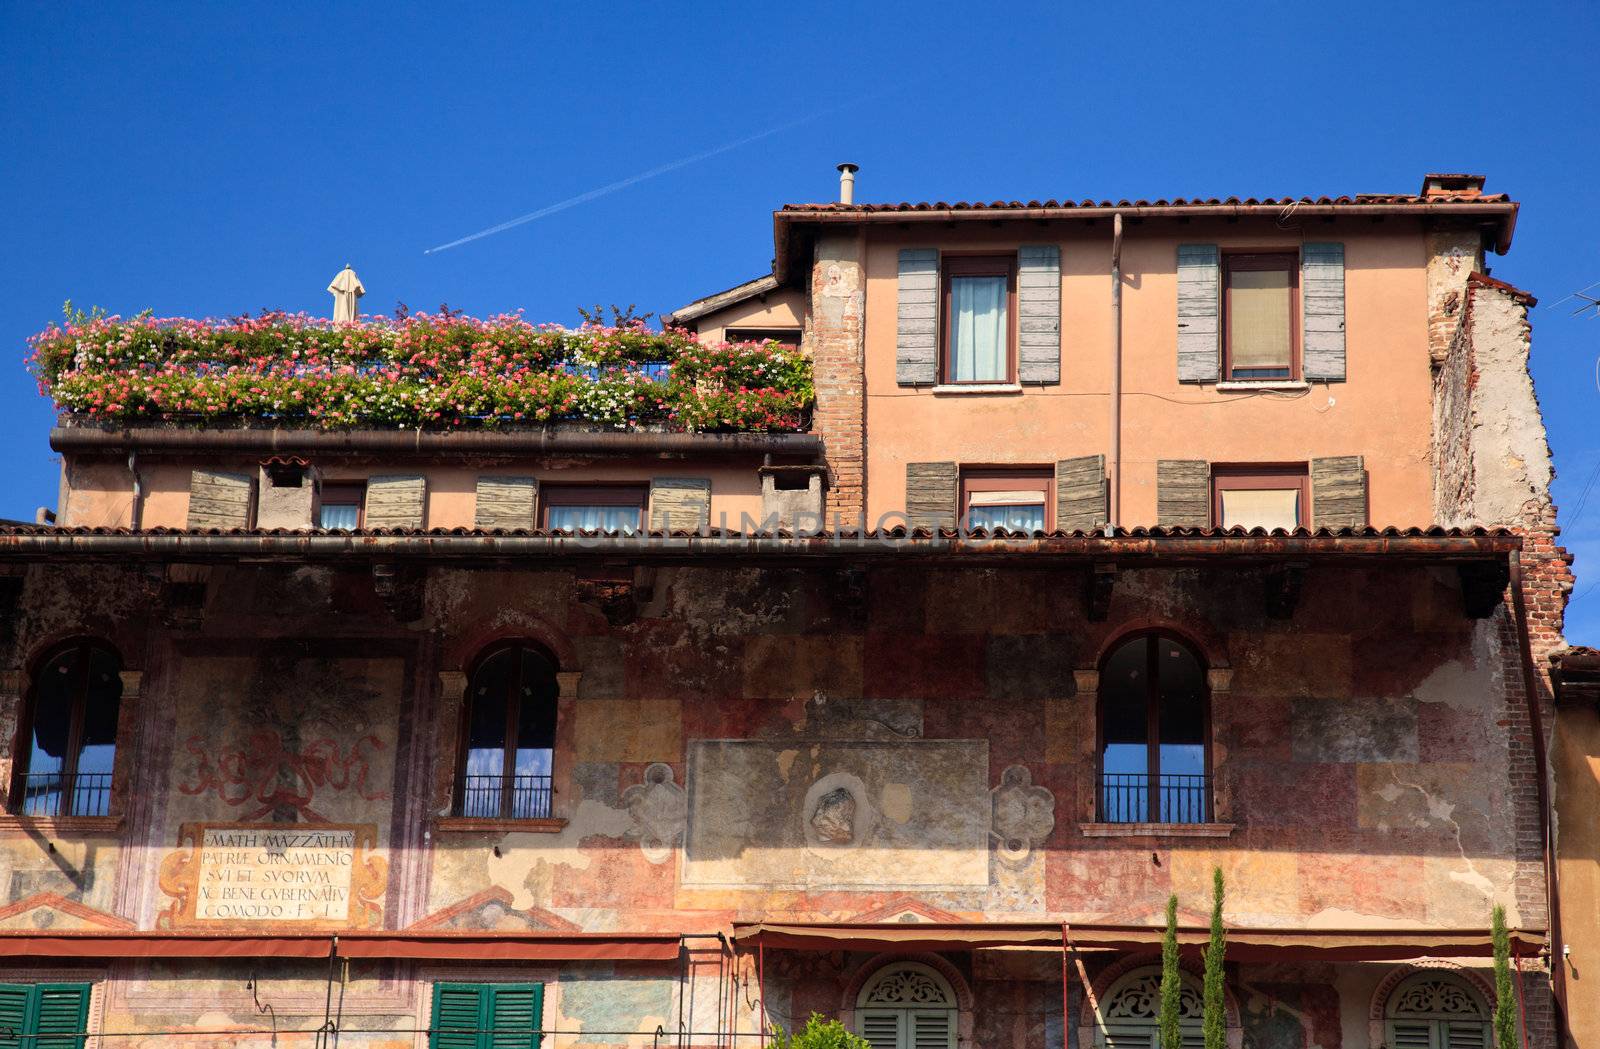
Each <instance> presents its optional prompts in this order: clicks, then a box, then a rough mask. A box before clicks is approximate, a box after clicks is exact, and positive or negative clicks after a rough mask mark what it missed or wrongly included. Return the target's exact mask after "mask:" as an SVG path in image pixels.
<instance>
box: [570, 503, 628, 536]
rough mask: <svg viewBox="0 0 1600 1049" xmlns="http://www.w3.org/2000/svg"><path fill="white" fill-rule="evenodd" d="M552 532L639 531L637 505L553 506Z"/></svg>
mask: <svg viewBox="0 0 1600 1049" xmlns="http://www.w3.org/2000/svg"><path fill="white" fill-rule="evenodd" d="M548 527H549V529H550V531H552V532H624V533H627V532H637V531H638V530H639V508H638V507H637V506H604V505H599V506H579V505H572V506H552V507H550V512H549V515H548Z"/></svg>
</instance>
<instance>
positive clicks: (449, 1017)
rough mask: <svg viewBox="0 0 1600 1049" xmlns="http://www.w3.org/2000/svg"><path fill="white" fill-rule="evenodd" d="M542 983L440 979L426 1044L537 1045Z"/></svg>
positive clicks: (455, 1048) (442, 1048) (484, 1048)
mask: <svg viewBox="0 0 1600 1049" xmlns="http://www.w3.org/2000/svg"><path fill="white" fill-rule="evenodd" d="M543 1019H544V985H543V984H539V983H436V984H434V985H433V1014H432V1018H431V1021H430V1024H429V1028H428V1049H538V1046H539V1042H540V1039H541V1035H540V1033H539V1029H540V1027H541V1025H542V1023H543Z"/></svg>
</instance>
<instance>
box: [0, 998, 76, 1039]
mask: <svg viewBox="0 0 1600 1049" xmlns="http://www.w3.org/2000/svg"><path fill="white" fill-rule="evenodd" d="M88 1026H89V985H88V984H85V983H32V984H29V983H0V1049H83V1045H84V1042H85V1040H86V1038H87V1036H88Z"/></svg>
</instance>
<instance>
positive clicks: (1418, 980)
mask: <svg viewBox="0 0 1600 1049" xmlns="http://www.w3.org/2000/svg"><path fill="white" fill-rule="evenodd" d="M1385 1014H1386V1028H1387V1037H1388V1049H1487V1047H1488V1046H1489V1045H1490V1032H1489V1008H1488V1006H1487V1005H1486V1004H1485V1003H1484V1001H1483V999H1482V998H1480V997H1479V996H1478V994H1477V992H1476V991H1474V990H1473V989H1472V988H1471V987H1470V986H1468V984H1467V982H1466V981H1465V980H1463V979H1461V978H1460V977H1459V976H1456V975H1454V974H1452V973H1447V972H1440V971H1437V970H1430V971H1428V972H1421V973H1418V974H1416V975H1415V976H1412V977H1410V978H1408V979H1407V980H1405V981H1404V982H1402V983H1401V984H1400V985H1399V986H1398V987H1396V988H1395V989H1394V991H1393V992H1392V993H1391V994H1390V995H1389V1002H1388V1005H1387V1006H1386V1008H1385Z"/></svg>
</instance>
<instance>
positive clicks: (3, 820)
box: [0, 812, 122, 835]
mask: <svg viewBox="0 0 1600 1049" xmlns="http://www.w3.org/2000/svg"><path fill="white" fill-rule="evenodd" d="M0 830H33V831H38V832H39V833H41V834H46V835H72V834H115V833H117V832H119V831H121V830H122V817H121V816H23V815H19V814H17V813H15V812H6V813H0Z"/></svg>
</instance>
